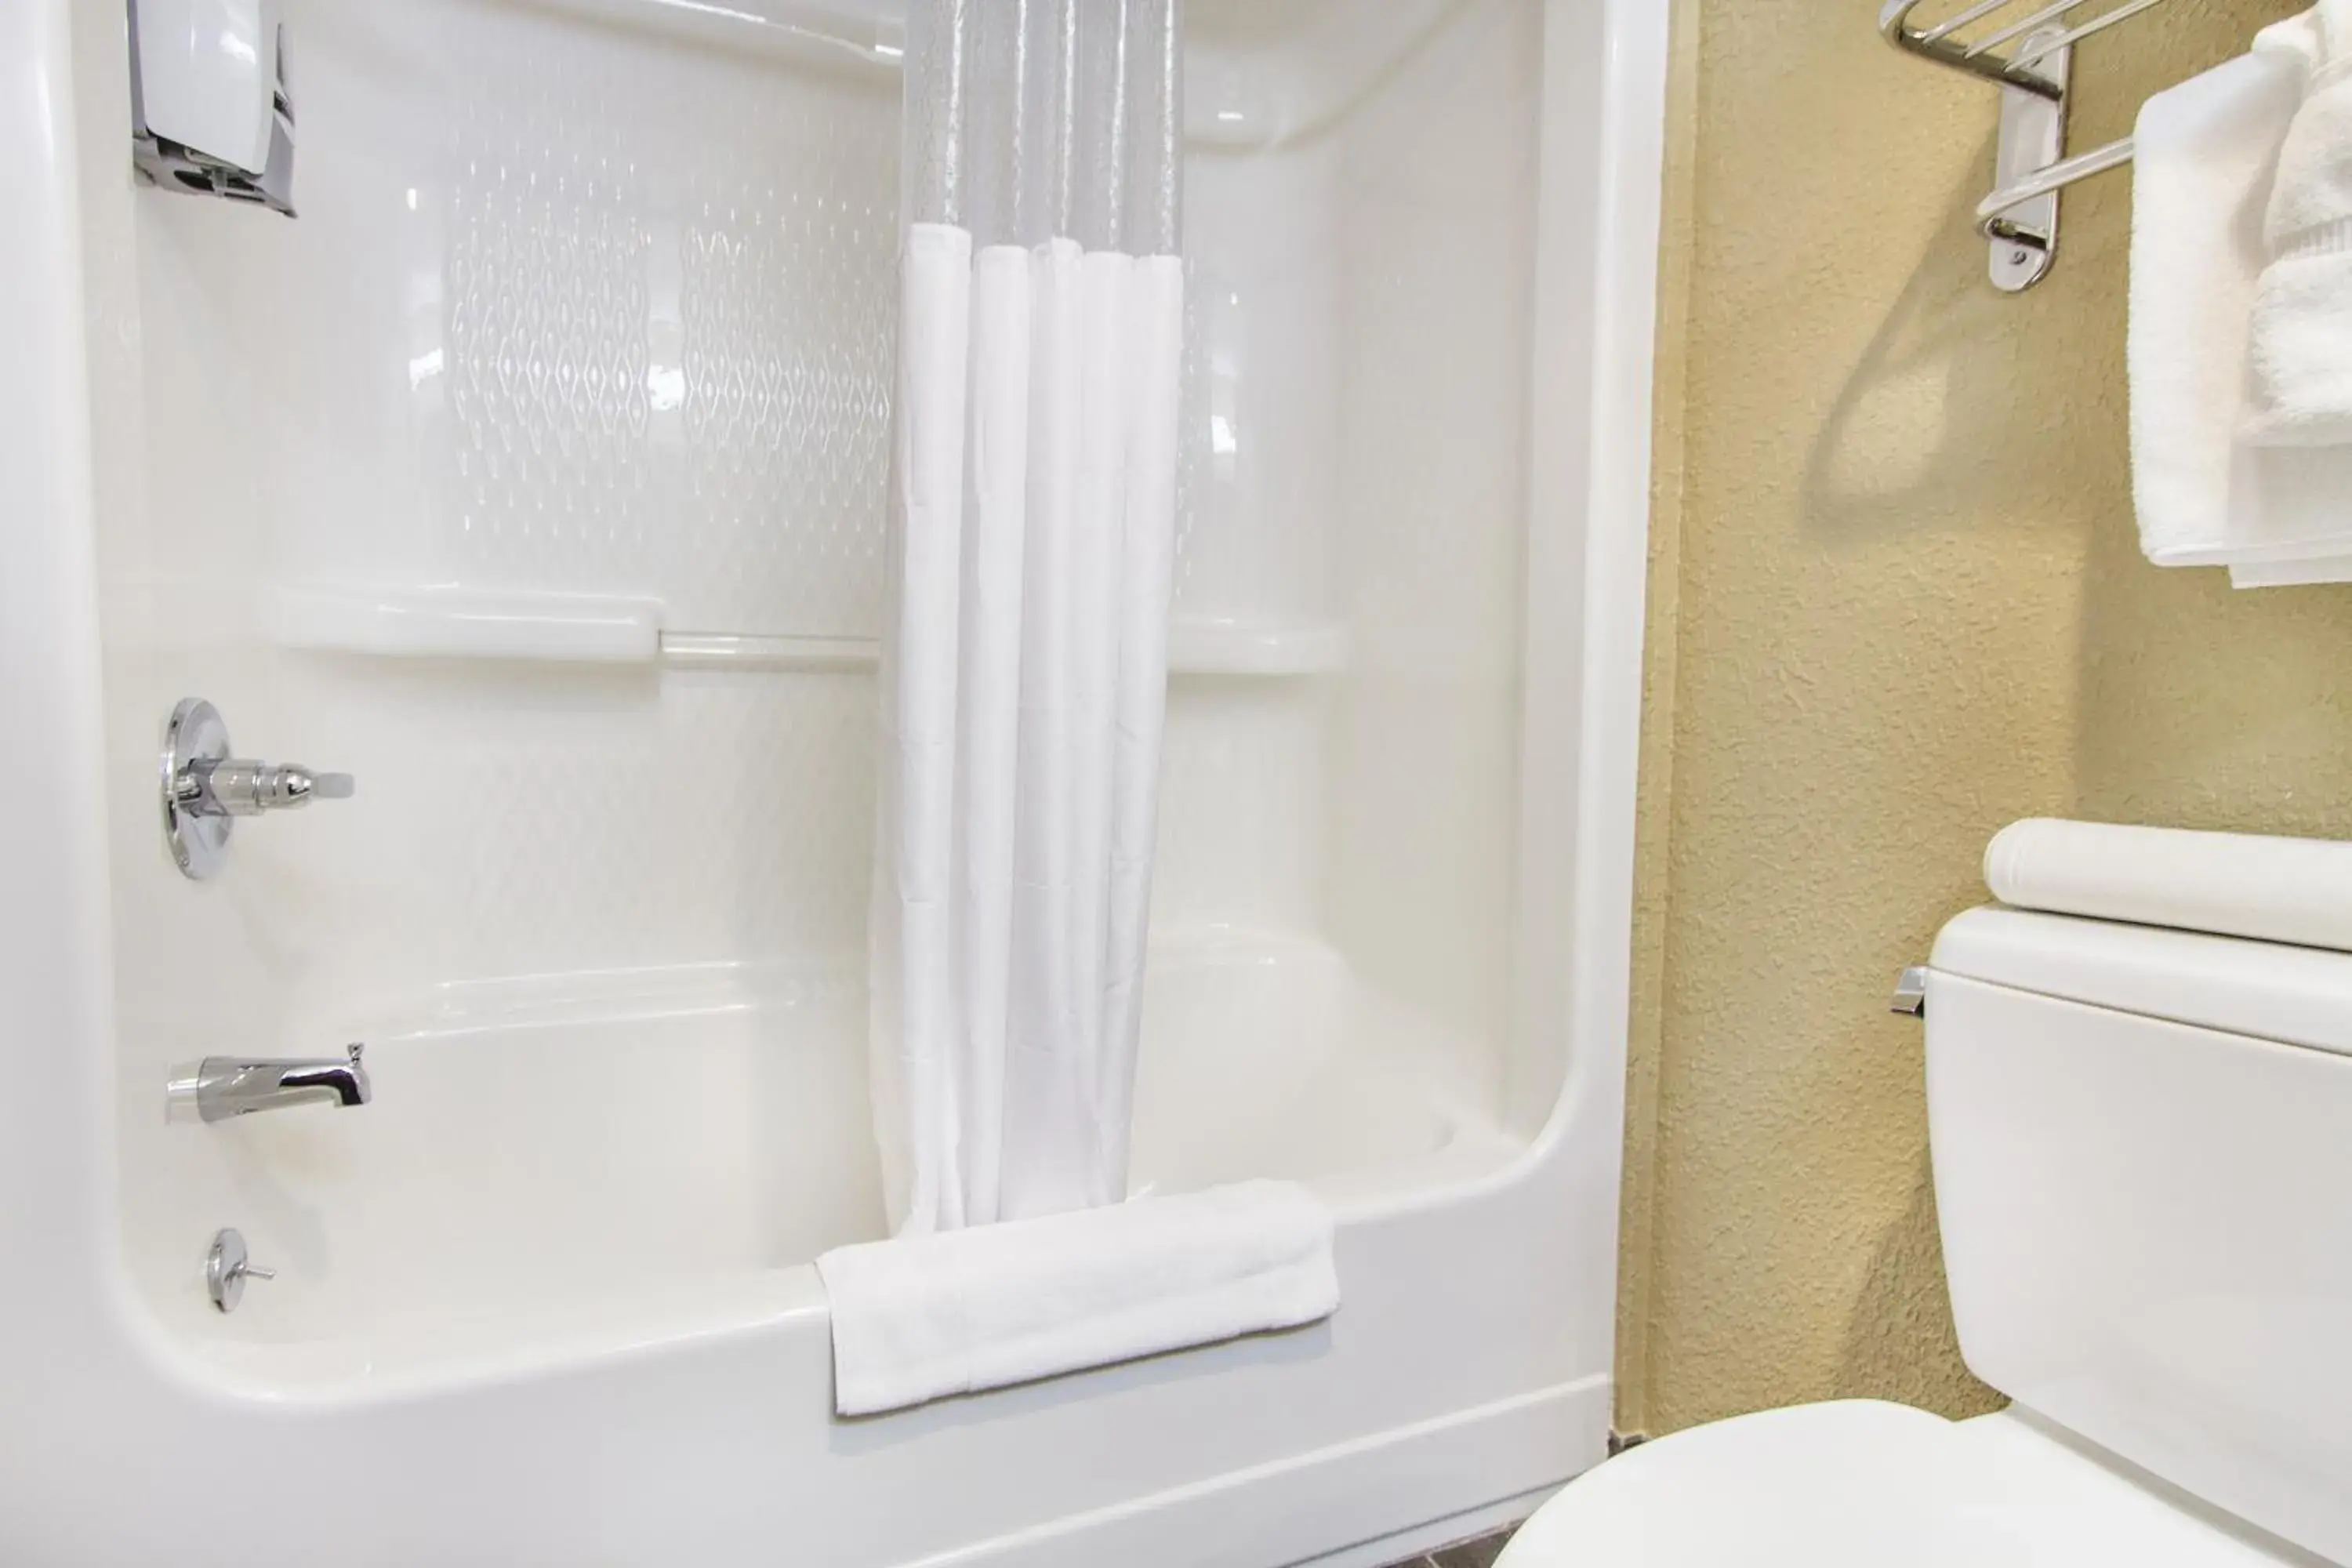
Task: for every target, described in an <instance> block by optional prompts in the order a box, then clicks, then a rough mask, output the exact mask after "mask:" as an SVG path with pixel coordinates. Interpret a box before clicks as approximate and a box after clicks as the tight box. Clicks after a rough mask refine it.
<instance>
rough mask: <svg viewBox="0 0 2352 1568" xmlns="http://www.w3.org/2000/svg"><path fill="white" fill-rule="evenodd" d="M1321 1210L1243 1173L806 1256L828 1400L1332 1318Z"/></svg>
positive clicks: (866, 1409)
mask: <svg viewBox="0 0 2352 1568" xmlns="http://www.w3.org/2000/svg"><path fill="white" fill-rule="evenodd" d="M1331 1244H1332V1223H1331V1213H1330V1210H1329V1209H1328V1208H1327V1207H1326V1206H1325V1205H1323V1203H1322V1202H1321V1200H1319V1199H1318V1198H1317V1197H1316V1196H1315V1195H1314V1194H1312V1193H1310V1192H1308V1191H1307V1189H1306V1188H1304V1187H1301V1186H1299V1185H1297V1184H1295V1183H1289V1182H1243V1183H1239V1184H1235V1185H1234V1186H1229V1187H1220V1188H1216V1189H1214V1190H1213V1191H1210V1192H1204V1193H1190V1194H1183V1195H1181V1196H1178V1197H1166V1198H1134V1199H1130V1200H1129V1201H1128V1202H1126V1203H1123V1204H1114V1205H1109V1206H1108V1207H1103V1208H1090V1209H1078V1210H1076V1211H1074V1212H1072V1213H1069V1214H1060V1215H1049V1216H1047V1217H1045V1218H1042V1219H1022V1220H1007V1221H1005V1222H1003V1224H999V1225H988V1226H973V1227H971V1228H969V1229H964V1230H947V1231H936V1232H933V1233H931V1234H929V1235H924V1236H902V1237H898V1238H897V1239H895V1240H891V1241H877V1242H868V1243H866V1244H864V1245H861V1246H857V1247H839V1248H836V1249H835V1250H834V1251H832V1252H828V1253H826V1254H825V1255H824V1257H822V1258H818V1259H817V1260H816V1267H817V1273H818V1274H819V1275H820V1276H822V1277H823V1278H824V1289H825V1295H826V1297H827V1298H828V1300H829V1301H830V1303H831V1307H832V1314H833V1382H834V1406H835V1409H837V1410H838V1411H839V1412H840V1413H841V1414H842V1415H872V1414H874V1413H876V1412H877V1411H883V1410H895V1409H898V1408H899V1407H900V1406H902V1405H919V1404H922V1403H923V1402H924V1401H926V1400H931V1399H940V1398H943V1397H945V1396H947V1395H949V1394H968V1393H971V1392H973V1391H975V1390H979V1389H983V1388H999V1387H1003V1386H1004V1385H1006V1384H1015V1383H1027V1382H1030V1381H1032V1380H1034V1379H1036V1378H1041V1377H1051V1376H1054V1375H1055V1374H1056V1373H1066V1372H1076V1371H1078V1370H1080V1369H1081V1368H1085V1367H1093V1366H1106V1365H1108V1364H1109V1363H1113V1362H1121V1361H1130V1360H1133V1359H1134V1358H1136V1357H1138V1356H1147V1355H1156V1354H1159V1353H1160V1352H1163V1351H1172V1350H1181V1349H1183V1348H1184V1347H1186V1346H1188V1345H1199V1344H1208V1343H1212V1342H1215V1341H1218V1340H1228V1339H1233V1338H1234V1337H1236V1336H1238V1335H1242V1334H1251V1333H1259V1332H1263V1331H1266V1330H1269V1329H1286V1328H1294V1327H1297V1325H1299V1324H1302V1323H1311V1322H1313V1321H1316V1320H1318V1319H1319V1318H1326V1317H1328V1316H1329V1315H1330V1314H1331V1313H1332V1312H1334V1311H1335V1310H1338V1308H1339V1276H1338V1274H1337V1273H1336V1272H1335V1270H1334V1268H1333V1265H1332V1257H1331V1253H1332V1245H1331Z"/></svg>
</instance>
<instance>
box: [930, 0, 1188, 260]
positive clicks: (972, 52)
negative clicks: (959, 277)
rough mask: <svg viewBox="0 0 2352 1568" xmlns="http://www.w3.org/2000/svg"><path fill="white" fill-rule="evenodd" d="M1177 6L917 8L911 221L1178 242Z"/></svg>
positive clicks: (1015, 240) (1014, 236)
mask: <svg viewBox="0 0 2352 1568" xmlns="http://www.w3.org/2000/svg"><path fill="white" fill-rule="evenodd" d="M1181 12H1182V0H909V4H908V15H907V60H906V91H907V110H906V124H905V133H906V138H907V141H906V179H905V184H904V189H905V191H906V193H907V195H906V200H907V218H908V221H909V222H913V223H942V224H953V225H955V226H959V227H961V228H967V229H970V230H971V236H972V239H973V242H974V243H975V244H978V245H1003V244H1017V245H1036V244H1039V243H1041V242H1043V241H1045V240H1047V239H1052V238H1056V237H1066V238H1070V239H1075V240H1076V241H1077V242H1078V243H1079V244H1080V245H1081V246H1083V247H1086V248H1087V249H1088V250H1120V251H1126V252H1128V253H1129V254H1132V255H1138V256H1147V255H1172V254H1175V253H1177V252H1180V251H1181V249H1182V240H1183V234H1182V213H1181V200H1182V179H1183V164H1182V130H1183V101H1182V61H1183V55H1182V48H1183V39H1182V16H1181Z"/></svg>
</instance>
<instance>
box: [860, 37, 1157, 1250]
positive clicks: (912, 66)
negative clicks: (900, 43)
mask: <svg viewBox="0 0 2352 1568" xmlns="http://www.w3.org/2000/svg"><path fill="white" fill-rule="evenodd" d="M1179 4H1180V0H911V3H910V5H909V7H908V37H907V55H906V124H905V130H906V147H907V153H906V185H905V196H906V204H907V211H906V222H905V225H904V243H903V247H902V251H901V282H900V288H901V294H900V308H899V321H898V331H899V342H898V407H897V413H896V419H897V431H896V440H895V452H894V459H893V474H892V497H891V510H892V517H891V525H892V526H891V534H890V543H889V547H888V548H889V551H890V566H891V589H892V592H891V595H890V608H889V612H888V616H887V623H886V629H885V635H884V639H883V660H882V742H881V743H882V756H881V772H882V795H881V800H880V820H879V824H878V827H877V855H876V867H875V887H874V900H873V906H872V911H871V914H872V919H871V925H870V933H869V949H870V952H869V958H870V966H871V977H872V978H871V985H872V991H871V995H872V1003H871V1009H872V1016H871V1026H872V1031H873V1033H872V1056H873V1062H872V1065H873V1085H874V1114H875V1122H876V1132H877V1141H878V1142H879V1143H880V1145H881V1151H882V1164H883V1178H884V1187H885V1197H886V1200H887V1205H888V1207H889V1213H890V1220H891V1225H892V1228H893V1229H894V1230H896V1231H898V1232H899V1233H901V1234H919V1233H924V1232H929V1231H935V1230H948V1229H954V1228H957V1227H960V1226H974V1225H986V1224H990V1223H992V1222H994V1221H996V1220H999V1219H1015V1218H1022V1217H1025V1216H1032V1215H1045V1214H1052V1213H1056V1212H1060V1211H1064V1210H1068V1209H1074V1208H1080V1207H1085V1206H1088V1205H1100V1204H1108V1203H1116V1202H1118V1201H1119V1200H1120V1199H1121V1198H1123V1197H1124V1196H1125V1194H1126V1184H1127V1153H1128V1132H1129V1117H1130V1109H1131V1106H1132V1103H1133V1100H1134V1086H1135V1059H1136V1046H1137V1038H1138V1035H1139V1004H1140V1002H1141V985H1142V967H1143V952H1144V936H1145V926H1146V921H1147V914H1148V907H1149V904H1150V891H1151V849H1152V836H1153V831H1154V826H1155V816H1156V810H1157V780H1158V771H1159V761H1160V731H1161V721H1162V716H1163V710H1164V700H1165V687H1166V680H1167V655H1168V604H1169V594H1170V586H1171V557H1172V554H1173V552H1174V533H1175V510H1176V435H1177V403H1178V384H1179V381H1180V379H1181V344H1182V335H1183V334H1182V322H1183V267H1182V261H1181V256H1180V248H1181V243H1180V233H1179V225H1180V212H1179V190H1178V184H1179V176H1180V165H1179V161H1178V153H1179V136H1180V130H1181V100H1180V81H1179V69H1180V65H1179V61H1180V56H1179V17H1178V5H1179Z"/></svg>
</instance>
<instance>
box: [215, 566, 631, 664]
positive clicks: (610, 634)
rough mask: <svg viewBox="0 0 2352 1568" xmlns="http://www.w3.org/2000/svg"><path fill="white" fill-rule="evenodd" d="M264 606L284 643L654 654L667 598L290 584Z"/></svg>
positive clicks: (492, 652) (570, 657)
mask: <svg viewBox="0 0 2352 1568" xmlns="http://www.w3.org/2000/svg"><path fill="white" fill-rule="evenodd" d="M262 614H263V616H264V621H265V624H266V625H268V627H269V630H270V633H271V635H272V636H273V637H275V638H276V640H277V641H278V645H279V646H280V647H302V648H320V649H327V650H332V651H334V652H339V653H364V654H378V655H383V656H384V657H387V658H484V659H541V660H551V661H555V662H559V663H565V664H645V663H650V662H651V661H652V660H654V659H655V658H658V657H659V656H660V653H661V621H662V605H661V601H659V600H658V599H641V598H625V597H610V596H604V595H589V594H543V593H509V592H499V591H496V590H485V589H478V588H461V587H452V586H446V585H445V586H425V587H392V588H378V587H352V586H302V587H281V588H278V589H277V590H276V591H274V592H273V593H271V594H269V595H268V596H267V597H266V599H265V602H264V605H263V610H262Z"/></svg>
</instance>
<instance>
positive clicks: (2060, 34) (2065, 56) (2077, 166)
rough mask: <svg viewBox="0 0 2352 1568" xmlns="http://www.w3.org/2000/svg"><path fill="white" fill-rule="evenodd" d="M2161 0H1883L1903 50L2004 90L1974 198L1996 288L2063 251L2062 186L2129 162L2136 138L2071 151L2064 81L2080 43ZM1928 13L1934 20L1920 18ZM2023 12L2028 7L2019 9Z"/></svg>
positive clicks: (1892, 37)
mask: <svg viewBox="0 0 2352 1568" xmlns="http://www.w3.org/2000/svg"><path fill="white" fill-rule="evenodd" d="M2162 3H2163V0H2104V3H2102V0H2053V3H2051V4H2047V5H2030V4H2028V3H2021V0H1969V3H1966V4H1960V5H1953V6H1951V7H1949V8H1948V9H1939V7H1938V6H1937V5H1936V4H1935V0H1886V5H1885V8H1884V9H1882V10H1881V11H1880V12H1879V14H1878V30H1879V31H1880V32H1881V33H1883V34H1885V36H1886V39H1887V41H1888V42H1889V43H1892V44H1893V45H1894V46H1895V47H1896V48H1899V49H1902V50H1905V51H1906V52H1907V53H1910V54H1914V55H1916V56H1918V57H1919V58H1922V59H1927V60H1933V61H1935V62H1936V63H1937V65H1940V66H1947V67H1949V68H1952V69H1955V70H1960V71H1965V72H1967V73H1968V74H1969V75H1971V76H1974V77H1977V78H1979V79H1981V80H1984V81H1988V82H1990V83H1991V84H1993V85H1994V86H1995V87H1998V88H1999V89H2000V94H2001V105H2000V142H1999V144H1998V149H1997V151H1996V153H1995V154H1994V169H1993V192H1992V194H1991V195H1989V196H1987V197H1985V199H1984V200H1983V201H1981V202H1979V203H1978V204H1977V227H1978V228H1979V231H1981V232H1982V233H1983V235H1984V237H1985V238H1986V239H1987V240H1988V241H1989V242H1990V245H1991V254H1990V276H1991V279H1992V284H1993V287H1994V288H1996V289H2000V290H2001V291H2002V292H2003V293H2007V294H2014V293H2017V292H2019V291H2020V290H2022V289H2031V288H2032V286H2033V285H2034V284H2036V283H2039V282H2040V281H2041V280H2042V279H2043V278H2044V277H2046V276H2047V275H2048V274H2049V271H2050V268H2051V264H2052V263H2053V261H2054V260H2055V259H2056V258H2057V254H2058V193H2059V192H2060V191H2061V190H2063V189H2064V188H2065V187H2066V186H2068V185H2071V184H2074V182H2075V181H2077V180H2083V179H2087V178H2089V177H2090V176H2091V175H2093V174H2104V173H2105V172H2106V171H2107V170H2109V169H2115V168H2120V167H2122V166H2123V165H2124V164H2126V163H2129V162H2131V155H2132V144H2131V138H2129V137H2126V138H2124V139H2123V140H2122V141H2120V142H2108V143H2107V144H2106V145H2105V146H2103V147H2095V148H2093V149H2092V150H2090V151H2089V152H2087V153H2076V154H2075V155H2074V156H2073V157H2071V158H2070V157H2068V156H2066V102H2067V79H2068V76H2069V73H2070V71H2071V69H2072V67H2073V63H2074V46H2075V45H2076V44H2077V43H2080V42H2081V41H2082V40H2083V39H2084V38H2087V37H2091V36H2092V35H2093V34H2095V33H2101V32H2105V30H2106V29H2107V28H2109V27H2112V26H2116V24H2117V23H2119V22H2126V21H2128V20H2130V19H2131V18H2132V17H2134V16H2138V15H2139V14H2140V13H2141V12H2143V11H2147V10H2149V9H2152V8H2153V7H2155V6H2157V5H2161V4H2162ZM1922 13H1928V14H1934V15H1937V19H1936V20H1932V21H1928V22H1926V23H1924V24H1923V23H1922V22H1921V21H1920V20H1919V17H1920V16H1921V14H1922ZM2020 13H2022V15H2021V14H2020Z"/></svg>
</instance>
